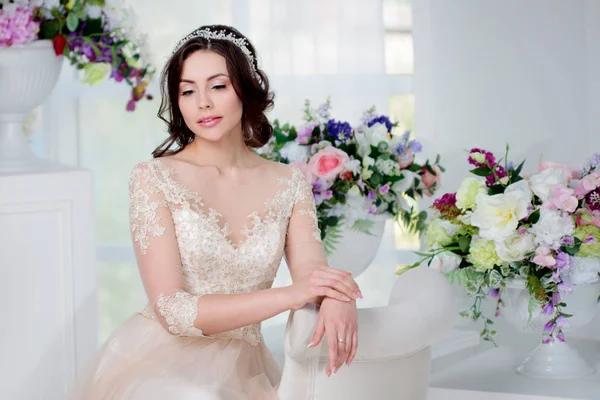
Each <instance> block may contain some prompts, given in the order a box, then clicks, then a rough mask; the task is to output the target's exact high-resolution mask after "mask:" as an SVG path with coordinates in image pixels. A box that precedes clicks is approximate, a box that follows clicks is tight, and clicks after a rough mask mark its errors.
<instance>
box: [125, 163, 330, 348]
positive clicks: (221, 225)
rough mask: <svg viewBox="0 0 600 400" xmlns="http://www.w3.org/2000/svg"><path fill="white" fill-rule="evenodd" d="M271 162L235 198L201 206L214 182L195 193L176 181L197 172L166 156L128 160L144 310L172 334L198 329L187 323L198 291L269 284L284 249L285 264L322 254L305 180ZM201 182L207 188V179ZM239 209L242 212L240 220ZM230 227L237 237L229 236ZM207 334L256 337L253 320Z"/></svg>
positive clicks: (226, 291) (299, 263) (294, 170)
mask: <svg viewBox="0 0 600 400" xmlns="http://www.w3.org/2000/svg"><path fill="white" fill-rule="evenodd" d="M276 167H277V168H275V165H273V168H272V170H271V171H275V170H276V171H277V172H275V173H274V174H271V175H274V176H271V175H269V174H266V176H265V178H264V182H261V185H260V187H257V186H256V185H255V186H253V187H248V188H246V191H245V192H240V193H239V196H236V198H235V201H232V202H230V203H228V204H229V205H231V204H233V205H234V206H233V207H230V210H229V211H230V212H228V213H220V212H219V211H217V209H216V207H209V206H207V204H206V203H208V202H210V201H212V202H216V203H219V201H222V200H219V199H218V196H217V195H215V196H211V193H210V192H211V191H212V192H216V190H206V193H205V195H204V196H201V195H200V193H199V192H198V191H196V190H193V189H192V188H191V187H190V185H187V184H184V183H183V182H184V181H186V180H187V181H189V182H196V181H202V179H201V177H200V178H199V179H197V178H198V177H196V176H190V174H188V173H187V172H186V171H185V170H184V169H182V168H178V169H177V168H175V166H174V165H171V162H167V161H166V160H163V159H154V160H151V161H146V162H143V163H140V164H138V165H136V166H135V167H134V169H133V171H132V173H131V177H130V185H129V195H130V226H131V233H132V238H133V242H134V247H135V250H136V256H137V259H138V266H139V268H140V272H141V276H142V279H143V281H144V287H145V288H146V292H147V294H148V298H149V303H148V306H147V307H146V309H145V310H144V311H143V312H142V314H143V315H145V316H147V317H149V318H153V319H157V320H158V321H160V322H161V323H162V324H163V326H165V328H166V329H168V331H169V332H171V333H172V334H175V335H180V336H202V331H201V330H200V329H198V328H196V327H195V326H194V321H195V319H196V317H197V315H198V313H199V312H203V310H202V309H198V307H197V303H198V299H199V297H200V296H202V295H205V294H216V293H219V294H234V293H248V292H253V291H257V290H262V289H267V288H270V287H271V285H272V284H273V280H274V278H275V275H276V273H277V269H278V267H279V264H280V262H281V259H282V257H283V256H284V255H285V256H286V260H287V264H288V265H289V266H290V269H292V268H293V267H294V266H298V268H300V267H301V266H302V265H305V264H307V263H308V262H311V263H314V262H324V254H323V251H322V243H321V240H320V232H319V230H318V227H317V216H316V212H315V205H314V199H313V195H312V190H311V187H310V185H309V183H308V182H307V181H306V180H305V178H304V174H303V173H302V172H301V171H300V170H299V169H297V168H295V167H290V166H284V165H277V166H276ZM196 173H197V171H196ZM271 177H274V179H270V178H271ZM205 183H206V185H205V186H206V187H208V188H210V182H208V181H207V182H205ZM200 186H202V185H200ZM203 190H204V189H203ZM236 195H237V194H236ZM210 197H214V198H213V199H212V200H209V198H210ZM229 197H231V196H229ZM215 199H217V200H215ZM221 199H223V198H221ZM259 203H262V204H261V206H260V207H259V206H258V204H259ZM223 204H224V203H223ZM226 206H227V205H224V207H226ZM245 209H248V210H249V212H248V213H246V212H245V211H244V210H245ZM240 216H247V217H246V218H245V221H241V220H243V218H242V217H240ZM226 217H228V218H229V219H228V218H226ZM230 220H231V221H232V222H231V223H230V222H229V221H230ZM238 225H239V229H238V228H237V226H238ZM233 227H236V229H233ZM236 233H237V236H239V239H238V240H233V239H232V238H233V235H234V234H236ZM210 337H212V338H234V339H243V340H245V341H247V342H248V343H251V344H253V345H256V344H258V343H260V342H261V341H262V337H261V335H260V324H256V325H251V326H247V327H242V328H240V329H236V330H233V331H229V332H225V333H221V334H217V335H212V336H210Z"/></svg>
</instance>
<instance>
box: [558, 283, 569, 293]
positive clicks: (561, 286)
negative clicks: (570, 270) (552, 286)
mask: <svg viewBox="0 0 600 400" xmlns="http://www.w3.org/2000/svg"><path fill="white" fill-rule="evenodd" d="M558 290H559V291H561V292H570V291H572V290H573V286H571V285H569V284H568V283H565V282H563V283H559V284H558Z"/></svg>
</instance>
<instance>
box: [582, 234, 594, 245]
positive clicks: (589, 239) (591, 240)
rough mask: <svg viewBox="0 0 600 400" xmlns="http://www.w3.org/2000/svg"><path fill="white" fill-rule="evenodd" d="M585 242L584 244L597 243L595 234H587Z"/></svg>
mask: <svg viewBox="0 0 600 400" xmlns="http://www.w3.org/2000/svg"><path fill="white" fill-rule="evenodd" d="M583 243H584V244H590V243H591V244H595V243H596V238H595V237H594V235H592V234H591V233H590V234H589V235H587V236H586V238H585V239H583Z"/></svg>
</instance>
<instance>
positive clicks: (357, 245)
mask: <svg viewBox="0 0 600 400" xmlns="http://www.w3.org/2000/svg"><path fill="white" fill-rule="evenodd" d="M373 218H374V222H375V225H374V226H373V227H372V228H371V230H370V232H369V234H366V233H361V232H358V231H356V230H353V229H351V228H350V227H348V226H346V225H344V226H343V227H342V229H341V234H342V235H343V236H342V239H341V240H340V241H339V242H338V244H337V245H336V247H335V251H334V252H333V253H332V254H330V255H329V256H328V257H327V262H328V263H329V266H330V267H332V268H338V269H343V270H346V271H349V272H352V276H353V277H357V276H358V275H360V274H361V273H363V272H364V271H365V270H366V269H367V268H368V267H369V265H370V264H371V262H372V261H373V259H374V258H375V255H376V254H377V250H378V249H379V245H380V244H381V238H382V237H383V231H384V229H385V221H386V220H387V218H388V216H384V215H378V216H375V217H373Z"/></svg>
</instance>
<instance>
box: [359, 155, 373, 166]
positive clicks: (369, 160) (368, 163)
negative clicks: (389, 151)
mask: <svg viewBox="0 0 600 400" xmlns="http://www.w3.org/2000/svg"><path fill="white" fill-rule="evenodd" d="M362 164H363V166H364V167H371V166H373V165H375V160H374V159H373V158H371V157H369V156H366V157H363V161H362Z"/></svg>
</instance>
